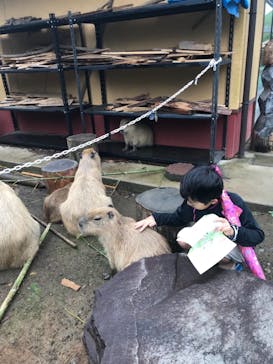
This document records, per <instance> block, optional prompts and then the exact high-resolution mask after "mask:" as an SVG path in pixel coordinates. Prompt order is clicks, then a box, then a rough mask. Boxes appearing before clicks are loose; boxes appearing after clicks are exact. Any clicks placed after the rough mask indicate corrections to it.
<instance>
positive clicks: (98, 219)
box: [93, 216, 101, 221]
mask: <svg viewBox="0 0 273 364" xmlns="http://www.w3.org/2000/svg"><path fill="white" fill-rule="evenodd" d="M93 220H95V221H100V220H101V217H100V216H95V217H94V219H93Z"/></svg>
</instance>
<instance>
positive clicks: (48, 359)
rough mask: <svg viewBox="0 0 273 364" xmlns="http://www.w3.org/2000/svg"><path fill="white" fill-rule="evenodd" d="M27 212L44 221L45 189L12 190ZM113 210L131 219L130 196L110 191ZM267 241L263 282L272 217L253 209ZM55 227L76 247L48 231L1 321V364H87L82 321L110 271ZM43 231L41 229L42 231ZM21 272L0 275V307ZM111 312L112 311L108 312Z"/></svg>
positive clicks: (95, 253) (93, 250)
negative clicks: (69, 282)
mask: <svg viewBox="0 0 273 364" xmlns="http://www.w3.org/2000/svg"><path fill="white" fill-rule="evenodd" d="M16 189H17V190H18V193H19V196H20V197H21V198H22V200H23V201H24V202H25V204H26V206H27V207H28V209H29V210H30V212H31V213H32V214H34V215H36V216H37V217H40V218H41V219H44V217H43V212H42V203H43V199H44V197H45V195H46V190H45V189H33V188H31V187H26V186H21V185H20V186H18V187H16ZM112 197H113V201H114V205H115V207H116V208H117V209H118V210H119V211H120V212H121V213H122V214H124V215H127V216H132V217H136V204H135V195H134V194H133V193H129V192H126V191H118V190H117V191H115V193H114V194H113V196H112ZM253 213H254V214H255V217H256V219H257V221H258V222H259V224H260V226H261V227H262V228H263V229H264V231H265V234H266V239H265V242H264V243H263V244H261V245H260V246H259V247H258V248H257V250H256V252H257V254H258V257H259V259H260V261H261V263H262V265H263V267H264V269H265V273H266V275H267V278H268V279H270V280H272V279H273V269H272V267H273V244H272V241H273V236H272V221H273V217H272V215H271V214H270V213H269V212H264V213H261V212H256V211H253ZM54 228H56V229H57V230H58V231H60V232H61V233H62V234H64V235H66V236H67V237H69V238H70V239H71V240H73V241H74V242H76V243H77V245H78V247H77V249H74V248H72V247H71V246H70V245H68V244H66V243H65V242H64V241H62V240H60V239H59V238H58V237H57V236H56V235H54V234H53V233H49V234H48V235H47V237H46V239H45V241H44V242H43V243H42V245H41V247H40V250H39V252H38V254H37V255H36V257H35V259H34V261H33V263H32V265H31V267H30V270H29V271H28V274H27V276H26V278H25V280H24V282H23V284H22V286H21V288H20V290H19V292H18V293H17V295H16V296H15V298H14V299H13V301H12V303H11V305H10V307H9V309H8V311H7V312H6V315H5V317H4V319H3V320H2V323H1V324H0V363H1V364H14V363H17V362H20V364H36V363H40V364H50V363H54V364H87V363H88V360H87V356H86V352H85V348H84V346H83V344H82V334H83V327H84V322H85V321H86V320H87V319H88V318H89V317H90V315H91V312H92V304H93V298H94V290H95V289H96V288H97V287H99V286H100V285H102V284H103V283H104V279H103V277H104V274H105V273H110V268H109V266H108V263H107V260H106V258H105V257H104V256H103V255H101V254H100V251H101V247H100V246H99V244H98V243H97V242H96V241H95V239H93V238H85V240H80V241H79V240H76V239H73V238H71V237H70V236H69V235H68V234H67V233H66V232H65V230H64V228H63V226H62V225H56V224H54ZM42 229H43V228H42ZM19 271H20V270H8V271H4V272H0V303H1V302H2V301H3V300H4V298H5V297H6V295H7V293H8V291H9V289H10V287H11V285H12V283H13V282H14V280H15V279H16V277H17V275H18V274H19ZM62 278H68V279H70V280H72V281H74V282H75V283H77V284H79V285H81V289H80V290H79V291H77V292H76V291H73V290H71V289H69V288H66V287H64V286H62V285H61V284H60V282H61V280H62ZM109 309H111V308H109Z"/></svg>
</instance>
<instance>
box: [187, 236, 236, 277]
mask: <svg viewBox="0 0 273 364" xmlns="http://www.w3.org/2000/svg"><path fill="white" fill-rule="evenodd" d="M235 247H236V244H235V243H233V241H231V240H230V239H228V238H227V237H226V236H225V235H224V234H223V233H220V232H217V231H214V232H211V233H207V234H206V235H205V237H204V238H203V239H201V240H199V241H198V242H197V243H196V244H195V245H194V246H193V247H192V248H191V249H190V250H189V252H188V257H189V259H190V261H191V262H192V264H193V265H194V267H195V268H196V270H197V271H198V272H199V273H200V274H202V273H204V272H206V271H207V270H208V269H210V268H211V267H213V266H214V265H215V264H217V263H218V262H220V260H221V259H223V258H224V257H225V256H226V255H227V254H228V253H230V252H231V250H232V249H233V248H235Z"/></svg>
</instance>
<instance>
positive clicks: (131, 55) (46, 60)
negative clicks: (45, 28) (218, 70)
mask: <svg viewBox="0 0 273 364" xmlns="http://www.w3.org/2000/svg"><path fill="white" fill-rule="evenodd" d="M206 48H207V49H189V47H188V48H187V49H186V48H185V49H180V48H162V49H150V50H134V51H111V50H110V49H97V48H95V49H88V48H85V47H77V48H76V50H77V62H78V65H79V66H96V65H113V66H114V67H115V66H118V65H123V66H126V65H128V66H137V65H141V66H143V65H150V64H163V65H164V64H166V65H170V64H175V63H185V62H187V63H192V62H206V61H208V60H209V59H211V58H213V54H214V53H213V49H212V47H206ZM60 49H61V63H62V65H63V66H64V67H73V66H74V58H73V50H72V48H71V47H70V46H61V47H60ZM229 54H230V52H224V51H223V52H221V56H222V57H227V56H228V55H229ZM1 58H2V59H1V62H0V70H9V69H15V70H20V69H24V70H28V69H33V68H48V69H56V68H57V62H56V55H55V52H54V51H53V47H52V46H48V47H43V48H39V49H34V50H32V51H30V52H26V53H21V54H6V55H5V54H3V55H2V56H1Z"/></svg>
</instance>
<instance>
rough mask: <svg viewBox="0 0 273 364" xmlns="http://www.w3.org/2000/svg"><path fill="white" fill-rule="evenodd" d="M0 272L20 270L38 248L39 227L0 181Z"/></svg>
mask: <svg viewBox="0 0 273 364" xmlns="http://www.w3.org/2000/svg"><path fill="white" fill-rule="evenodd" d="M0 209H1V219H0V229H1V237H0V270H3V269H8V268H20V267H22V266H23V265H24V263H25V262H26V260H27V259H29V258H30V257H32V256H34V254H35V253H36V252H37V250H38V247H39V239H40V225H39V224H38V222H36V221H35V220H34V219H33V218H32V217H31V215H30V213H29V211H28V210H27V208H26V207H25V205H24V204H23V202H22V201H21V199H20V198H19V197H18V196H17V195H16V193H15V192H14V190H13V189H12V188H11V187H10V186H8V185H7V184H5V183H4V182H1V181H0Z"/></svg>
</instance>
